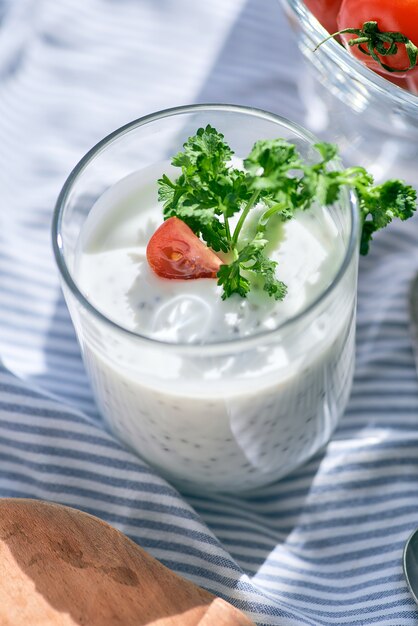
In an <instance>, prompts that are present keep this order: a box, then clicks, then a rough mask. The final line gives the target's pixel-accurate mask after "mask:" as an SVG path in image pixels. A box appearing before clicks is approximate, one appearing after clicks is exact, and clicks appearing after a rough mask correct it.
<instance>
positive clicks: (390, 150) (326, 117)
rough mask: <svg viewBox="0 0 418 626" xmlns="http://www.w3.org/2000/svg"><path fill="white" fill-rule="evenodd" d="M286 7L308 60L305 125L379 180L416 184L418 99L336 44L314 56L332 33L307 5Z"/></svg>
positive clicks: (303, 80) (287, 1)
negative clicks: (404, 180)
mask: <svg viewBox="0 0 418 626" xmlns="http://www.w3.org/2000/svg"><path fill="white" fill-rule="evenodd" d="M282 4H283V6H284V8H285V11H286V13H287V15H288V17H289V20H290V23H291V24H292V26H293V27H294V30H295V33H296V37H297V41H298V45H299V48H300V50H301V52H302V54H303V56H304V59H305V61H306V63H305V67H304V69H303V75H302V76H300V81H299V84H300V94H301V97H302V99H303V100H304V102H305V104H306V109H307V111H308V115H307V120H306V124H307V126H308V127H309V128H310V129H311V130H312V131H313V132H315V133H318V134H320V135H321V137H323V138H325V139H328V140H330V141H333V142H336V143H338V144H339V146H340V149H341V155H342V158H343V160H344V161H345V162H347V163H348V164H350V165H351V164H355V165H363V166H364V167H366V168H367V169H369V170H370V171H371V172H372V173H373V174H374V176H375V177H376V179H377V180H381V179H383V178H387V177H391V178H402V179H406V180H407V181H408V182H409V183H411V184H414V183H415V184H417V183H418V171H417V161H418V97H417V96H416V95H414V94H412V93H410V92H408V91H406V90H404V89H402V88H401V87H398V86H397V85H395V84H393V83H391V82H389V81H388V80H386V79H385V78H383V77H382V76H380V75H379V74H376V73H375V72H372V71H371V70H369V69H368V68H367V67H366V66H365V65H363V64H362V63H361V62H360V61H358V60H357V59H355V58H354V57H353V56H352V55H351V54H350V53H349V52H348V51H347V50H346V49H345V48H343V46H342V45H340V44H339V43H338V42H337V41H336V40H335V39H331V40H329V41H327V42H326V43H324V44H323V45H322V46H321V47H320V48H319V49H318V50H317V51H316V52H314V50H315V47H316V46H317V45H318V44H319V43H320V42H321V41H323V40H324V39H325V38H326V37H327V36H328V33H327V32H326V30H325V29H324V28H323V27H322V26H321V25H320V23H319V22H318V21H317V19H316V18H315V17H314V16H313V15H312V13H311V12H310V11H309V10H308V9H307V8H306V6H305V4H304V2H303V0H282Z"/></svg>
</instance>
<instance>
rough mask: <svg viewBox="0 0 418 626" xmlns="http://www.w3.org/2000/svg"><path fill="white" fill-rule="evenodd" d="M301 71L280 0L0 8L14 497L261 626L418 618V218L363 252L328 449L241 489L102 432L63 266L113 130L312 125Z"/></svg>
mask: <svg viewBox="0 0 418 626" xmlns="http://www.w3.org/2000/svg"><path fill="white" fill-rule="evenodd" d="M302 73H303V71H302V69H301V60H300V57H299V55H298V53H297V49H296V46H295V42H294V40H293V38H292V34H291V33H290V32H289V29H288V26H287V24H286V22H285V19H284V17H283V14H282V11H281V8H280V6H279V3H278V2H277V1H276V0H233V1H232V0H229V1H225V0H211V2H205V3H204V2H199V1H198V0H0V358H1V362H0V495H1V496H18V497H21V496H22V497H36V498H44V499H50V500H54V501H57V502H61V503H64V504H67V505H71V506H75V507H79V508H81V509H84V510H86V511H89V512H91V513H93V514H95V515H98V516H100V517H102V518H103V519H105V520H107V521H108V522H110V523H111V524H114V525H115V526H117V527H118V528H120V529H121V530H123V531H124V532H125V533H127V534H128V535H129V536H130V537H132V538H133V539H134V540H135V541H137V542H138V543H139V544H141V546H143V547H144V548H145V549H147V550H149V551H150V552H151V553H152V554H153V555H154V556H156V557H157V558H159V559H161V561H163V563H165V564H166V565H167V566H168V567H170V568H172V569H173V570H175V571H176V572H179V573H180V574H183V575H184V576H186V577H189V578H190V579H191V580H193V581H194V582H196V583H198V584H200V585H202V586H204V587H206V588H207V589H209V590H211V591H212V592H214V593H217V594H219V595H221V596H223V597H225V598H227V599H228V600H230V601H232V602H233V603H235V604H236V605H237V606H239V607H241V608H242V609H244V610H245V611H247V612H248V613H249V615H250V616H251V617H252V618H253V619H254V620H255V621H256V622H257V623H258V624H259V625H262V624H277V625H289V626H290V625H291V626H296V625H302V624H309V625H312V626H318V625H322V624H324V625H325V624H326V625H331V624H333V625H345V624H349V625H351V626H357V625H361V624H379V625H382V626H389V625H393V626H395V625H396V626H412V625H417V624H418V613H417V611H416V609H415V606H414V604H413V602H412V599H411V597H410V596H409V594H408V591H407V588H406V584H405V582H404V580H403V576H402V570H401V554H402V548H403V544H404V541H405V539H406V538H407V536H408V535H409V533H410V532H411V530H412V529H413V528H414V527H415V525H418V383H417V376H416V372H415V368H414V361H413V355H412V351H411V341H410V338H409V334H408V313H407V292H408V284H409V282H410V280H411V278H412V277H413V275H414V273H415V272H416V270H417V269H418V222H417V220H413V221H411V222H409V223H408V224H405V225H403V226H398V225H396V226H394V227H392V228H390V229H389V230H388V231H387V232H385V233H384V234H382V235H381V236H379V237H378V238H377V241H376V242H375V245H374V249H373V252H372V254H371V255H370V256H369V257H368V258H367V259H366V260H363V261H362V263H361V269H360V286H359V310H358V343H357V348H358V349H357V367H356V376H355V384H354V389H353V393H352V397H351V401H350V404H349V407H348V410H347V413H346V415H345V416H344V418H343V420H342V422H341V426H340V427H339V429H338V431H337V432H336V434H335V436H334V437H333V439H332V442H331V443H330V445H329V446H328V448H327V450H326V452H325V453H324V454H322V455H320V456H317V457H315V458H314V459H312V460H311V461H310V462H309V463H307V464H306V465H305V466H303V467H301V468H300V469H299V470H298V471H296V472H294V473H293V474H292V475H291V476H289V477H287V478H286V479H284V480H282V481H281V482H280V483H278V484H275V485H273V486H270V487H268V488H265V489H263V490H260V491H259V492H258V494H257V496H254V497H251V498H243V499H238V498H232V497H213V498H211V499H208V498H203V497H193V498H192V497H188V498H187V499H186V498H184V497H182V495H180V494H179V493H177V492H176V491H175V490H174V489H173V488H172V487H171V486H170V485H169V484H167V483H166V482H165V481H164V480H162V479H161V478H159V476H158V475H156V474H155V472H154V471H153V470H152V469H150V468H148V467H147V466H145V465H144V463H142V462H141V461H140V460H139V459H138V458H136V457H135V456H133V455H132V454H131V453H129V452H128V451H127V450H126V449H124V447H123V445H121V444H120V443H118V441H117V440H116V439H114V438H113V437H112V436H111V435H109V434H108V433H107V432H106V431H105V430H104V428H103V425H102V423H101V421H100V418H99V416H98V415H97V412H96V410H95V407H94V403H93V400H92V397H91V392H90V388H89V385H88V382H87V380H86V376H85V373H84V370H83V366H82V363H81V360H80V355H79V349H78V346H77V343H76V341H75V337H74V333H73V329H72V326H71V323H70V320H69V317H68V313H67V311H66V308H65V305H64V302H63V299H62V295H61V293H60V290H59V286H58V279H57V274H56V271H55V267H54V262H53V259H52V254H51V248H50V234H49V225H50V220H51V213H52V208H53V205H54V201H55V198H56V196H57V194H58V192H59V189H60V187H61V185H62V183H63V182H64V179H65V178H66V176H67V174H68V172H69V171H70V169H71V168H72V166H73V165H74V164H75V163H76V161H77V160H78V159H79V158H80V157H81V156H82V155H83V153H84V152H85V151H86V150H87V149H88V148H89V147H91V146H92V145H93V144H94V143H95V142H96V141H97V140H98V139H100V138H101V137H102V136H104V135H105V134H107V133H108V132H110V131H111V130H113V129H114V128H116V127H118V126H120V125H122V124H124V123H125V122H128V121H130V120H132V119H134V118H137V117H139V116H141V115H142V114H146V113H149V112H151V111H154V110H158V109H162V108H166V107H169V106H175V105H178V104H185V103H191V102H205V101H206V102H209V101H212V102H216V101H217V102H219V101H223V102H230V103H240V104H246V105H254V106H258V107H261V108H265V109H269V110H271V111H274V112H277V113H280V114H282V115H285V116H287V117H291V118H292V119H294V120H296V121H299V122H301V123H303V122H304V119H305V116H306V115H307V111H305V110H304V108H303V106H302V105H301V103H300V100H299V99H298V92H297V90H298V82H299V81H300V78H301V76H302Z"/></svg>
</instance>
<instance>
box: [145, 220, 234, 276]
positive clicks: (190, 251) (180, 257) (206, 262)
mask: <svg viewBox="0 0 418 626" xmlns="http://www.w3.org/2000/svg"><path fill="white" fill-rule="evenodd" d="M147 260H148V263H149V264H150V266H151V268H152V269H153V270H154V272H155V273H156V274H157V275H158V276H161V277H162V278H180V279H182V280H189V279H193V278H216V275H217V273H218V270H219V268H220V267H221V265H222V261H221V259H220V258H219V257H218V256H217V255H216V254H215V253H214V252H213V251H212V250H211V249H210V248H208V247H207V246H206V245H205V244H204V243H203V241H201V240H200V239H199V237H196V235H195V234H194V232H193V231H192V229H191V228H189V226H187V224H185V223H184V222H183V221H182V220H180V219H179V218H178V217H170V218H169V219H168V220H166V221H165V222H164V223H163V224H161V226H160V227H159V228H157V230H156V231H155V233H154V234H153V236H152V237H151V239H150V240H149V242H148V246H147Z"/></svg>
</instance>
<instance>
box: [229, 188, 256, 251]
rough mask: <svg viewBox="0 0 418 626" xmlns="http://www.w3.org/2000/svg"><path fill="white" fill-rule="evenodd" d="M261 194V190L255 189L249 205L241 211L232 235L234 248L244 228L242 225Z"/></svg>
mask: <svg viewBox="0 0 418 626" xmlns="http://www.w3.org/2000/svg"><path fill="white" fill-rule="evenodd" d="M259 195H260V192H259V191H254V193H253V195H252V196H251V198H250V199H249V200H248V204H247V206H246V207H245V209H244V210H243V212H242V213H241V215H240V218H239V220H238V223H237V225H236V226H235V230H234V234H233V235H232V241H231V247H232V248H234V247H235V246H236V245H237V242H238V237H239V234H240V232H241V228H242V226H243V224H244V222H245V219H246V217H247V215H248V213H249V212H250V211H251V209H252V208H253V206H254V205H255V203H256V202H257V200H258V196H259Z"/></svg>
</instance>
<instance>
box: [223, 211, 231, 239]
mask: <svg viewBox="0 0 418 626" xmlns="http://www.w3.org/2000/svg"><path fill="white" fill-rule="evenodd" d="M224 224H225V232H226V237H227V239H228V241H231V229H230V228H229V221H228V217H227V216H226V215H225V213H224Z"/></svg>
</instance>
